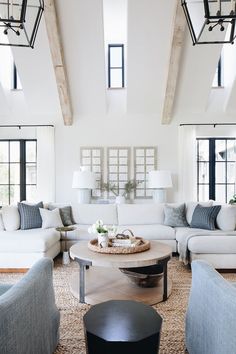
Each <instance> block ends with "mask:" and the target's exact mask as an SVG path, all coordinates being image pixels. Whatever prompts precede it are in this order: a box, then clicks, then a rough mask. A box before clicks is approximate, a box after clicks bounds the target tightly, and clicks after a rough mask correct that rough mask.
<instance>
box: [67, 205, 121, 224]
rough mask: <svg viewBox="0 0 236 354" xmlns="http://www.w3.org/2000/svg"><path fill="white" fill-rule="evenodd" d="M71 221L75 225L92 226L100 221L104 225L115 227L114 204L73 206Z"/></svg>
mask: <svg viewBox="0 0 236 354" xmlns="http://www.w3.org/2000/svg"><path fill="white" fill-rule="evenodd" d="M72 214H73V219H74V221H75V223H76V224H82V225H92V224H94V223H95V222H96V221H97V220H102V221H103V222H104V224H106V225H117V224H118V220H117V210H116V205H115V204H78V203H77V204H73V205H72Z"/></svg>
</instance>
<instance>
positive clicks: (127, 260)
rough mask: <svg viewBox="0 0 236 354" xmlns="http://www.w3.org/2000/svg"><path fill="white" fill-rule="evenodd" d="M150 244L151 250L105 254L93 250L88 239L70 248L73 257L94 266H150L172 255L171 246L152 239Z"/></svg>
mask: <svg viewBox="0 0 236 354" xmlns="http://www.w3.org/2000/svg"><path fill="white" fill-rule="evenodd" d="M150 244H151V247H150V249H149V250H147V251H144V252H140V253H133V254H104V253H97V252H93V251H91V250H90V249H89V248H88V242H87V241H79V242H78V243H76V244H75V245H73V246H72V247H71V248H70V256H71V258H72V259H75V258H77V259H81V260H84V261H89V262H91V265H92V266H99V267H113V268H132V267H145V266H150V265H153V264H156V263H157V261H159V260H162V259H164V258H167V257H168V256H171V255H172V249H171V247H170V246H168V245H165V244H164V243H161V242H158V241H150Z"/></svg>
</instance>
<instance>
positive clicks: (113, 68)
mask: <svg viewBox="0 0 236 354" xmlns="http://www.w3.org/2000/svg"><path fill="white" fill-rule="evenodd" d="M111 48H121V51H122V66H114V67H112V66H111ZM117 69H118V70H121V71H122V86H121V87H112V86H111V71H112V70H117ZM124 87H125V59H124V44H119V43H118V44H108V88H109V89H113V88H114V89H115V88H124Z"/></svg>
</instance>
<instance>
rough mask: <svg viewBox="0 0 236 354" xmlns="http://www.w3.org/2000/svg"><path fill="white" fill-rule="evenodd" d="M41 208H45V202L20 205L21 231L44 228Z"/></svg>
mask: <svg viewBox="0 0 236 354" xmlns="http://www.w3.org/2000/svg"><path fill="white" fill-rule="evenodd" d="M39 208H43V202H40V203H38V204H34V205H29V204H25V203H18V210H19V213H20V228H21V230H28V229H37V228H40V227H42V218H41V215H40V212H39Z"/></svg>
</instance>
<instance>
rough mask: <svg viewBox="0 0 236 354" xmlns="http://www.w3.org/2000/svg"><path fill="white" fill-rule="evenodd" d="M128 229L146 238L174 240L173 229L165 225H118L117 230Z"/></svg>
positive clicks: (135, 234)
mask: <svg viewBox="0 0 236 354" xmlns="http://www.w3.org/2000/svg"><path fill="white" fill-rule="evenodd" d="M125 229H130V230H131V231H132V232H133V233H134V236H138V237H143V238H145V239H147V240H175V229H173V228H172V227H170V226H166V225H158V224H156V225H125V227H124V226H119V227H118V232H122V231H124V230H125Z"/></svg>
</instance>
